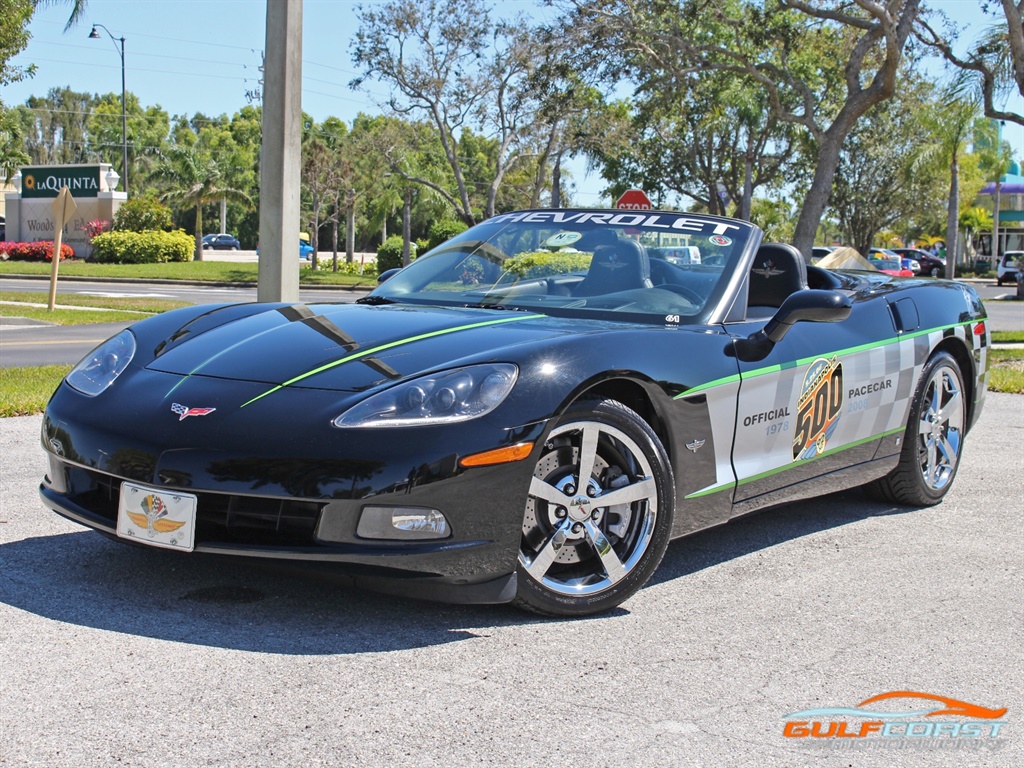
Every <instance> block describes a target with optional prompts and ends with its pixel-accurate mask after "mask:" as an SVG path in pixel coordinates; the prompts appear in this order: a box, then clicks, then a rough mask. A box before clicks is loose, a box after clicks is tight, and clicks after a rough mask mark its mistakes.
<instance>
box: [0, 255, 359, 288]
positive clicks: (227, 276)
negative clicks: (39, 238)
mask: <svg viewBox="0 0 1024 768" xmlns="http://www.w3.org/2000/svg"><path fill="white" fill-rule="evenodd" d="M257 266H258V265H257V264H255V263H252V264H237V263H231V262H225V261H186V262H174V263H168V264H94V263H92V262H88V261H78V260H73V261H65V262H62V263H61V265H60V271H59V274H60V275H65V276H69V277H93V278H110V277H122V278H133V279H136V280H194V281H198V282H217V283H253V284H255V283H256V281H257ZM49 274H50V265H49V264H43V263H35V262H29V261H0V275H46V276H49ZM58 279H60V278H59V276H58ZM299 283H300V284H302V285H346V286H366V287H368V288H369V287H373V286H375V285H377V276H376V274H374V275H370V276H364V275H347V274H344V273H343V272H332V271H331V269H330V262H329V260H328V261H326V262H325V261H324V260H323V259H321V269H319V270H317V271H315V272H314V271H313V270H311V269H310V268H309V267H307V266H301V267H300V268H299Z"/></svg>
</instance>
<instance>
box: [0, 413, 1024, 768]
mask: <svg viewBox="0 0 1024 768" xmlns="http://www.w3.org/2000/svg"><path fill="white" fill-rule="evenodd" d="M1022 406H1024V399H1022V398H1021V397H1019V396H1013V395H999V394H989V396H988V406H987V409H986V411H985V413H984V415H983V417H982V419H981V421H980V423H979V424H978V426H977V427H976V428H975V430H974V431H973V432H972V433H971V434H970V435H969V436H968V438H967V443H966V446H965V450H964V457H963V461H962V464H961V467H960V472H959V477H958V478H957V480H956V484H955V486H954V488H953V489H952V490H951V492H950V493H949V495H948V496H947V498H946V500H945V501H944V502H943V503H942V504H940V505H938V506H935V507H932V508H928V509H907V508H902V507H894V506H891V505H888V504H885V503H880V502H877V501H873V500H870V499H869V498H867V497H866V496H865V495H863V494H862V493H861V492H859V491H852V492H844V493H840V494H835V495H832V496H829V497H826V498H824V499H822V500H815V501H807V502H802V503H797V504H790V505H787V506H786V507H784V508H779V509H775V510H770V511H767V512H763V513H760V514H757V515H754V516H750V517H747V518H744V519H742V520H739V521H735V522H733V523H730V524H729V525H726V526H723V527H720V528H717V529H715V530H711V531H707V532H704V533H701V534H698V535H695V536H692V537H690V538H688V539H684V540H681V541H677V542H674V543H673V544H672V545H671V546H670V547H669V550H668V554H667V556H666V558H665V561H664V562H663V564H662V566H661V569H660V570H659V572H658V573H657V574H656V576H655V578H654V580H653V582H652V583H651V584H650V585H648V586H647V587H646V588H645V589H643V590H641V591H640V592H639V593H638V594H637V595H635V596H634V597H633V598H632V599H631V600H629V601H627V602H626V603H625V605H624V606H623V607H622V608H620V609H619V610H616V611H614V612H612V613H610V614H608V615H605V616H600V617H596V618H590V619H585V620H575V621H558V620H545V619H541V618H538V617H535V616H531V615H528V614H524V613H520V612H518V611H517V610H515V609H514V608H511V607H508V606H491V607H451V606H444V605H437V604H432V603H421V602H415V601H411V600H405V599H401V598H397V597H390V596H380V595H374V594H370V593H366V592H361V591H357V590H353V589H351V588H349V587H347V586H346V585H345V584H344V583H343V581H342V580H340V579H339V578H337V577H336V575H334V574H333V573H332V572H331V571H329V570H318V571H309V572H305V571H298V570H296V569H294V568H285V567H283V566H258V565H252V564H246V563H243V562H239V561H237V560H217V559H213V558H203V557H194V556H188V555H179V554H178V553H172V552H165V551H158V550H153V549H145V548H133V547H131V546H126V545H124V544H120V543H116V542H112V541H109V540H107V539H105V538H104V537H102V536H100V535H99V534H96V533H94V532H91V531H87V530H85V529H83V528H81V527H79V526H77V525H75V524H73V523H70V522H68V521H66V520H64V519H63V518H60V517H58V516H57V515H55V514H54V513H52V512H49V511H48V510H45V509H44V508H43V506H42V504H41V503H40V500H39V498H38V496H37V493H36V487H37V485H38V483H39V480H40V478H41V477H42V475H43V473H44V472H45V469H46V462H45V460H44V457H43V453H42V450H41V449H40V447H39V430H40V419H39V417H23V418H12V419H2V420H0V466H2V471H0V501H2V506H0V649H2V650H0V702H2V704H0V734H2V738H0V765H5V766H6V765H11V766H46V767H47V768H63V767H65V766H66V767H67V768H83V767H88V766H104V767H106V766H111V765H120V764H125V765H130V766H133V768H146V767H148V766H159V768H165V767H167V766H199V765H203V766H247V768H249V767H252V768H259V767H262V766H267V767H268V768H270V767H272V768H287V767H289V766H296V767H301V768H308V767H309V766H360V767H361V768H362V767H366V768H373V767H374V766H382V767H386V768H395V767H396V766H416V767H417V768H419V767H421V766H439V767H444V768H450V767H451V766H469V765H481V766H524V767H532V766H545V768H546V767H548V766H566V765H581V766H607V767H613V768H617V767H618V766H623V767H624V768H637V767H638V766H686V767H690V766H709V767H711V766H713V767H716V768H717V767H718V766H759V767H760V766H787V767H788V766H834V767H835V768H839V767H840V766H842V767H843V768H846V767H848V766H857V767H858V768H861V767H862V766H866V767H868V768H870V767H872V766H879V767H883V766H884V768H893V767H894V766H928V768H932V767H933V766H950V767H957V768H959V767H961V766H991V767H993V768H1003V767H1005V768H1018V767H1019V766H1021V765H1024V735H1022V733H1024V664H1022V658H1021V649H1022V628H1024V609H1022V606H1024V578H1022V576H1024V573H1022V565H1024V557H1022V555H1021V553H1022V552H1024V503H1022V499H1024V461H1022V452H1021V445H1022V440H1024V407H1022ZM481 503H486V499H482V500H481ZM897 691H914V692H924V693H929V694H934V695H938V696H945V697H951V698H954V699H957V700H960V701H964V702H968V703H970V704H975V705H979V706H982V707H986V708H989V709H1001V708H1004V707H1005V708H1007V712H1006V713H1005V714H1004V715H1003V716H1002V717H1001V718H999V720H998V722H1000V723H1003V725H1002V726H1000V730H999V731H998V734H997V735H996V736H995V737H991V736H984V737H980V736H979V737H969V736H964V735H962V734H961V735H960V736H957V737H954V736H952V735H950V731H951V728H952V727H950V729H947V730H946V732H945V735H944V736H942V737H938V738H923V737H917V738H911V737H907V736H902V737H901V736H899V735H898V733H897V735H896V736H894V737H892V738H882V737H881V736H880V735H879V734H872V736H871V737H869V738H860V739H859V738H813V737H804V738H787V737H785V736H784V735H783V732H784V728H785V726H786V723H787V722H794V719H793V718H792V717H790V718H787V717H786V716H787V715H792V714H793V713H796V712H798V711H800V710H805V709H809V708H823V707H825V708H827V707H854V706H856V705H858V704H859V703H860V702H863V701H865V700H866V699H868V698H870V697H874V696H876V695H880V694H883V693H886V692H897ZM914 703H915V704H917V705H921V704H922V703H924V704H928V703H931V704H932V706H931V707H928V706H925V707H923V709H932V708H934V702H927V701H926V702H922V701H921V700H920V699H918V700H915V701H914ZM901 705H902V707H901ZM872 708H873V709H880V710H884V711H887V712H898V711H900V710H901V709H902V710H906V709H908V708H913V707H908V704H907V702H906V701H896V702H893V703H891V704H889V703H885V702H883V703H882V704H876V705H874V706H873V707H872ZM916 708H917V709H922V707H920V706H918V707H916ZM804 719H807V718H804ZM810 719H814V718H810ZM818 719H824V720H828V719H829V718H826V717H819V718H818ZM831 719H832V720H835V719H837V718H835V717H833V718H831ZM862 719H863V718H856V717H854V718H846V720H848V721H849V722H850V725H851V728H852V729H854V731H855V732H856V729H857V728H858V727H859V723H860V722H861V720H862ZM968 719H969V718H968ZM904 720H905V719H904ZM919 720H920V721H922V722H924V723H925V724H924V725H923V726H921V727H923V728H930V727H932V726H930V725H929V723H930V722H931V721H928V719H927V718H924V717H921V718H919ZM932 720H936V718H933V719H932ZM937 720H938V721H943V722H945V721H949V722H963V721H965V718H964V717H961V716H957V715H946V716H944V717H940V718H937ZM988 725H989V721H986V726H988ZM985 732H986V733H990V732H991V727H988V728H987V729H986V731H985Z"/></svg>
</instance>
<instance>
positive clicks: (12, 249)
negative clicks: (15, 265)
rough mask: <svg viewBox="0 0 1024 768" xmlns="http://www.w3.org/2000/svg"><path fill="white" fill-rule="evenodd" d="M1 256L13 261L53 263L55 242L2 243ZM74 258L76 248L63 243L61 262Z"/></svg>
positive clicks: (0, 245)
mask: <svg viewBox="0 0 1024 768" xmlns="http://www.w3.org/2000/svg"><path fill="white" fill-rule="evenodd" d="M0 254H3V258H5V259H10V260H11V261H53V240H38V241H36V242H34V243H7V242H0ZM74 257H75V250H74V248H72V247H71V246H70V245H68V244H67V243H61V244H60V260H61V261H64V260H65V259H73V258H74Z"/></svg>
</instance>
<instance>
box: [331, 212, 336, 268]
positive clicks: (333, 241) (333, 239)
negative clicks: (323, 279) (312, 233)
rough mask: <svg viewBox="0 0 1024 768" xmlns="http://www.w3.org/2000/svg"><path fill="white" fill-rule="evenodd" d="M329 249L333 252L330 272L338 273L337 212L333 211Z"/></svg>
mask: <svg viewBox="0 0 1024 768" xmlns="http://www.w3.org/2000/svg"><path fill="white" fill-rule="evenodd" d="M331 248H332V249H333V251H334V260H333V261H332V263H331V270H332V271H333V272H337V271H338V211H337V209H335V211H334V218H333V219H331Z"/></svg>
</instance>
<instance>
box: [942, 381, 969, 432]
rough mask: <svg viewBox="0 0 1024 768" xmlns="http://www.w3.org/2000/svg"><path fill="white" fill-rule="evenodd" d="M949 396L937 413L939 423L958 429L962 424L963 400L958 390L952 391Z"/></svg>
mask: <svg viewBox="0 0 1024 768" xmlns="http://www.w3.org/2000/svg"><path fill="white" fill-rule="evenodd" d="M949 394H950V398H949V400H948V401H947V402H946V404H945V405H944V406H942V408H941V410H939V412H938V414H939V423H941V424H946V423H949V424H952V425H953V426H954V427H957V428H959V427H960V425H961V424H962V423H963V411H964V399H963V397H962V396H961V395H960V390H958V389H954V390H952V391H951V392H950V393H949Z"/></svg>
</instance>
